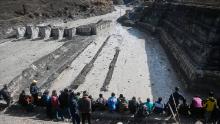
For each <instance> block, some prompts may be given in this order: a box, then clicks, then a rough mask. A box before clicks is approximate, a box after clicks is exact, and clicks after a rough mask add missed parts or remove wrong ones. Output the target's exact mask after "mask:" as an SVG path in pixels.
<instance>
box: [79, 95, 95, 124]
mask: <svg viewBox="0 0 220 124" xmlns="http://www.w3.org/2000/svg"><path fill="white" fill-rule="evenodd" d="M79 111H80V113H81V116H82V124H85V121H86V120H87V121H88V124H91V113H92V102H91V99H89V97H88V94H87V93H83V97H82V99H80V100H79Z"/></svg>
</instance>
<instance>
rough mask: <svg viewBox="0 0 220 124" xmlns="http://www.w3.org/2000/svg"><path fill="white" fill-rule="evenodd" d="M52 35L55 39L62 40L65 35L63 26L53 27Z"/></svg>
mask: <svg viewBox="0 0 220 124" xmlns="http://www.w3.org/2000/svg"><path fill="white" fill-rule="evenodd" d="M51 36H52V37H53V38H54V39H57V40H61V39H63V36H64V28H63V27H53V28H52V29H51Z"/></svg>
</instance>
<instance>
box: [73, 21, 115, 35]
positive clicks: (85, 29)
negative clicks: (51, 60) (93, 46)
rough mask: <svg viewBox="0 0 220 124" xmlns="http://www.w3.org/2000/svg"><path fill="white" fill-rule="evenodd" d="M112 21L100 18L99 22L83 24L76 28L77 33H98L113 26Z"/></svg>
mask: <svg viewBox="0 0 220 124" xmlns="http://www.w3.org/2000/svg"><path fill="white" fill-rule="evenodd" d="M111 23H112V21H110V20H106V21H103V20H100V21H98V22H97V23H91V24H89V25H83V26H79V27H77V28H76V34H78V35H97V34H98V33H100V32H101V31H104V30H105V29H107V28H109V27H111Z"/></svg>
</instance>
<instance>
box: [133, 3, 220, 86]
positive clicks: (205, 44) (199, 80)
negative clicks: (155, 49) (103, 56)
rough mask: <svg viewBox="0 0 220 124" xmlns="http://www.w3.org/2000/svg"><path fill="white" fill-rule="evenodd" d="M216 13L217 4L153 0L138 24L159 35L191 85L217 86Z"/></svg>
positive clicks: (219, 27)
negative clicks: (157, 1) (166, 2)
mask: <svg viewBox="0 0 220 124" xmlns="http://www.w3.org/2000/svg"><path fill="white" fill-rule="evenodd" d="M219 13H220V9H219V8H212V7H205V6H192V5H181V4H156V3H154V4H153V5H152V6H150V7H148V8H145V12H144V15H143V16H142V18H141V19H140V21H141V22H139V23H137V25H138V27H145V28H146V29H148V30H150V31H152V32H156V34H158V35H159V36H160V38H161V43H162V44H163V46H164V48H165V49H166V50H167V51H168V54H170V55H171V56H172V57H171V58H172V60H173V61H175V63H176V65H175V66H177V70H178V71H179V72H181V74H182V75H184V77H185V79H186V81H187V82H188V83H189V84H190V86H194V85H198V84H199V85H201V84H203V85H207V84H208V85H210V83H212V84H213V85H212V86H215V85H217V86H220V83H219V81H220V15H219ZM204 88H206V87H204Z"/></svg>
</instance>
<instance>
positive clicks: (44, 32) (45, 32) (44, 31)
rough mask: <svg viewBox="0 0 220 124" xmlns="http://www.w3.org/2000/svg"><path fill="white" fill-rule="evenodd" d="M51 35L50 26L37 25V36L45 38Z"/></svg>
mask: <svg viewBox="0 0 220 124" xmlns="http://www.w3.org/2000/svg"><path fill="white" fill-rule="evenodd" d="M50 36H51V27H50V26H42V27H39V37H40V38H41V39H44V40H47V39H49V38H50Z"/></svg>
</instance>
